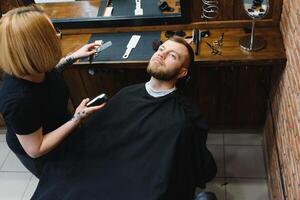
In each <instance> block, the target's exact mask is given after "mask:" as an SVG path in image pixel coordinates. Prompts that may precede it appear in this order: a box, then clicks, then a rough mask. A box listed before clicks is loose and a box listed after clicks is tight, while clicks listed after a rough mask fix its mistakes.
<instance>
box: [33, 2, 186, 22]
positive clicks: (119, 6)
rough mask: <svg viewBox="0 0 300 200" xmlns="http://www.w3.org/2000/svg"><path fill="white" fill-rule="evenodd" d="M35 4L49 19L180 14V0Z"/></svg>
mask: <svg viewBox="0 0 300 200" xmlns="http://www.w3.org/2000/svg"><path fill="white" fill-rule="evenodd" d="M139 2H140V5H141V6H140V7H138V3H139ZM35 3H36V4H38V5H40V6H42V7H43V9H44V10H45V12H46V13H47V14H48V16H50V18H51V19H72V18H94V17H99V18H102V17H112V18H113V17H126V18H128V17H129V18H134V17H135V16H139V17H141V16H167V15H174V14H180V13H181V8H180V0H35ZM137 8H139V9H137ZM136 10H138V12H137V11H136ZM141 10H142V12H139V11H141Z"/></svg>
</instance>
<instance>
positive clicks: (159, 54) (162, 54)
mask: <svg viewBox="0 0 300 200" xmlns="http://www.w3.org/2000/svg"><path fill="white" fill-rule="evenodd" d="M158 56H159V57H161V58H162V59H165V57H166V52H165V51H160V52H158Z"/></svg>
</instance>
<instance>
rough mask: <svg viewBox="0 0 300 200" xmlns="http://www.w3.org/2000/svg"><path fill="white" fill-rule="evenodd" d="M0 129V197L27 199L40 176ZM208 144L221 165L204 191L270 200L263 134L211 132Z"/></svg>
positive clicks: (233, 199) (231, 198)
mask: <svg viewBox="0 0 300 200" xmlns="http://www.w3.org/2000/svg"><path fill="white" fill-rule="evenodd" d="M3 132H4V131H3V130H0V199H5V200H28V199H30V197H31V195H32V194H33V192H34V190H35V188H36V186H37V184H38V179H37V178H35V177H34V176H33V175H32V174H31V173H29V172H28V171H27V170H26V169H25V168H24V167H23V166H22V164H21V163H20V162H19V161H18V160H17V158H16V157H15V155H14V154H13V153H12V152H11V151H10V150H9V148H8V147H7V144H6V142H5V135H4V134H3ZM207 143H208V147H209V149H210V150H211V152H212V153H213V155H214V158H215V159H216V162H217V165H218V173H217V177H216V178H215V179H214V180H213V181H212V182H210V183H208V184H207V187H206V189H205V191H212V192H214V193H215V194H216V195H217V197H218V200H268V199H269V198H268V188H267V182H266V172H265V166H264V158H263V146H262V137H261V135H260V133H258V132H253V131H251V132H250V131H228V130H226V131H212V132H211V133H209V137H208V141H207Z"/></svg>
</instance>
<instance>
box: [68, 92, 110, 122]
mask: <svg viewBox="0 0 300 200" xmlns="http://www.w3.org/2000/svg"><path fill="white" fill-rule="evenodd" d="M88 102H89V98H86V99H84V100H82V102H81V103H80V105H79V106H78V107H77V108H76V110H75V114H74V116H73V118H72V120H74V121H75V122H78V123H80V122H81V120H82V119H84V118H86V117H87V116H89V115H90V114H92V113H93V112H95V111H97V110H99V109H101V108H102V107H103V106H104V105H105V103H103V104H101V105H99V106H92V107H86V104H87V103H88Z"/></svg>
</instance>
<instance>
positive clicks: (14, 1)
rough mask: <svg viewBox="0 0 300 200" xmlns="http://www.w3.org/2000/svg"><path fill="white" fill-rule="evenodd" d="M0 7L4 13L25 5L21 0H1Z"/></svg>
mask: <svg viewBox="0 0 300 200" xmlns="http://www.w3.org/2000/svg"><path fill="white" fill-rule="evenodd" d="M0 4H1V6H0V8H1V13H2V14H4V13H6V12H7V11H9V10H11V9H13V8H17V7H20V6H23V3H22V1H21V0H0Z"/></svg>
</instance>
